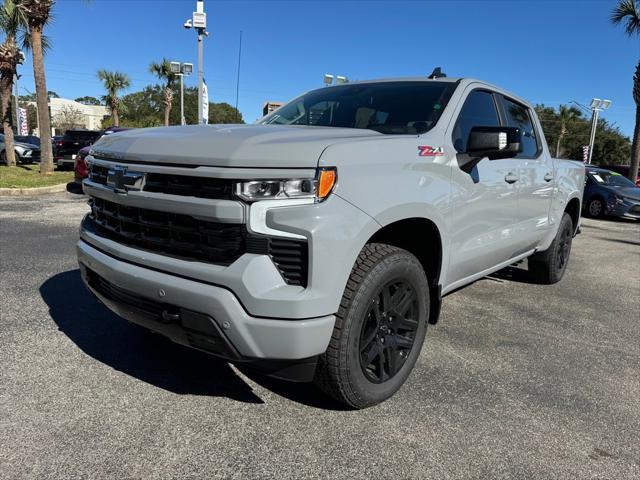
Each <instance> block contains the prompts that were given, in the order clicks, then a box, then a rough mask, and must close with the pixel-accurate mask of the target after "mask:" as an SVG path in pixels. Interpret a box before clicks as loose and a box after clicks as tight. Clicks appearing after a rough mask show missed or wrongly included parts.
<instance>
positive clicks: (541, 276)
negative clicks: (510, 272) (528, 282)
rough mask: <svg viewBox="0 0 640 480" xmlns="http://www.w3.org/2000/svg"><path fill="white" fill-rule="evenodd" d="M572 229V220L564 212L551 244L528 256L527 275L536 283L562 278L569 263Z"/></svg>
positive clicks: (548, 282) (556, 280)
mask: <svg viewBox="0 0 640 480" xmlns="http://www.w3.org/2000/svg"><path fill="white" fill-rule="evenodd" d="M574 231H575V228H574V226H573V220H571V216H570V215H569V214H568V213H566V212H565V213H564V214H563V215H562V219H561V220H560V225H559V226H558V232H557V233H556V238H554V239H553V242H552V243H551V246H550V247H549V248H548V249H547V250H545V251H544V252H540V253H536V254H534V255H532V256H531V257H529V275H530V276H531V277H532V278H533V280H534V281H536V283H542V284H552V283H558V282H559V281H560V280H562V277H563V276H564V272H565V271H566V269H567V265H568V263H569V256H570V254H571V242H572V240H573V233H574Z"/></svg>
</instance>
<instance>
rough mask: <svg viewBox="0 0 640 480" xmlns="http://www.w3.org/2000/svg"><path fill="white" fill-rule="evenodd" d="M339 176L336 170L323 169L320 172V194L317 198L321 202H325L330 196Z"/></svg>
mask: <svg viewBox="0 0 640 480" xmlns="http://www.w3.org/2000/svg"><path fill="white" fill-rule="evenodd" d="M336 179H337V175H336V170H335V169H333V168H331V169H323V170H320V178H319V179H318V194H317V197H318V199H319V200H324V199H325V198H327V197H328V196H329V194H330V193H331V190H333V186H334V185H335V183H336Z"/></svg>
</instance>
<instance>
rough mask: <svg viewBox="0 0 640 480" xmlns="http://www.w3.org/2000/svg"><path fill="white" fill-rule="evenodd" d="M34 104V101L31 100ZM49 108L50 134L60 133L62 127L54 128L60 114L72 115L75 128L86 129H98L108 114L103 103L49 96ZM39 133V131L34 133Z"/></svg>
mask: <svg viewBox="0 0 640 480" xmlns="http://www.w3.org/2000/svg"><path fill="white" fill-rule="evenodd" d="M31 104H32V105H34V106H35V102H31ZM49 109H50V111H51V130H52V132H51V133H52V135H62V134H63V133H64V132H63V131H60V130H62V129H60V128H56V123H59V121H60V118H61V116H65V117H71V116H73V117H74V119H75V120H77V126H76V128H86V129H87V130H100V129H101V128H102V119H103V118H104V117H106V116H108V115H109V109H108V108H107V107H105V106H104V105H84V104H82V103H78V102H76V101H74V100H70V99H68V98H50V99H49ZM36 134H37V135H39V133H36Z"/></svg>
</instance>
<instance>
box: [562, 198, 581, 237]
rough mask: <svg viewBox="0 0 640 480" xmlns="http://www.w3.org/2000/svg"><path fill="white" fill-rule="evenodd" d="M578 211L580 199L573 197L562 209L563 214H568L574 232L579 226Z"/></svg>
mask: <svg viewBox="0 0 640 480" xmlns="http://www.w3.org/2000/svg"><path fill="white" fill-rule="evenodd" d="M580 210H581V207H580V199H579V198H578V197H573V198H572V199H571V200H569V202H568V203H567V206H566V208H565V209H564V211H565V213H568V214H569V216H570V217H571V221H572V222H573V229H574V232H575V231H576V230H577V229H578V226H579V224H580Z"/></svg>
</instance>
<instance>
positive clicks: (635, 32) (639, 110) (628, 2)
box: [611, 0, 640, 182]
mask: <svg viewBox="0 0 640 480" xmlns="http://www.w3.org/2000/svg"><path fill="white" fill-rule="evenodd" d="M611 22H612V23H613V24H614V25H619V24H623V26H624V31H625V33H626V34H627V35H628V36H629V37H633V36H639V37H640V6H639V5H638V3H637V2H636V0H618V4H617V5H616V7H615V8H614V9H613V12H611ZM633 101H634V102H635V103H636V127H635V129H634V130H633V143H632V144H631V165H630V167H629V179H630V180H631V181H633V182H635V181H636V178H637V175H638V164H639V163H640V61H638V64H637V65H636V72H635V75H634V76H633Z"/></svg>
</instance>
